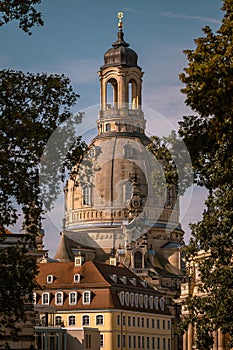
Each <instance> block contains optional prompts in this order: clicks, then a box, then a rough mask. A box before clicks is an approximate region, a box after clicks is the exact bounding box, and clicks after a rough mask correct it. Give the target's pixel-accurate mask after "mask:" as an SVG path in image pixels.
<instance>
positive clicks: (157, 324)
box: [157, 320, 160, 329]
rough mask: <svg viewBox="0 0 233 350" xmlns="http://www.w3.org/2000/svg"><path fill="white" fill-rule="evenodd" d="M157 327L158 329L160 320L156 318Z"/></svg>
mask: <svg viewBox="0 0 233 350" xmlns="http://www.w3.org/2000/svg"><path fill="white" fill-rule="evenodd" d="M157 329H160V320H157Z"/></svg>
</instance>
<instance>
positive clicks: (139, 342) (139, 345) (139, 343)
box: [138, 335, 141, 349]
mask: <svg viewBox="0 0 233 350" xmlns="http://www.w3.org/2000/svg"><path fill="white" fill-rule="evenodd" d="M140 347H141V337H140V335H139V336H138V348H139V349H140Z"/></svg>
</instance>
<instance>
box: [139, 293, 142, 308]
mask: <svg viewBox="0 0 233 350" xmlns="http://www.w3.org/2000/svg"><path fill="white" fill-rule="evenodd" d="M139 306H140V307H143V294H140V295H139Z"/></svg>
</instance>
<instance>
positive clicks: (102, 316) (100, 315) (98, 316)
mask: <svg viewBox="0 0 233 350" xmlns="http://www.w3.org/2000/svg"><path fill="white" fill-rule="evenodd" d="M99 318H102V322H100V323H99V321H98V319H99ZM95 324H96V326H103V325H104V315H103V314H98V315H96V317H95Z"/></svg>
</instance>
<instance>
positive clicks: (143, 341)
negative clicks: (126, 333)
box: [142, 337, 145, 349]
mask: <svg viewBox="0 0 233 350" xmlns="http://www.w3.org/2000/svg"><path fill="white" fill-rule="evenodd" d="M142 348H143V349H144V348H145V340H144V337H142Z"/></svg>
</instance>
